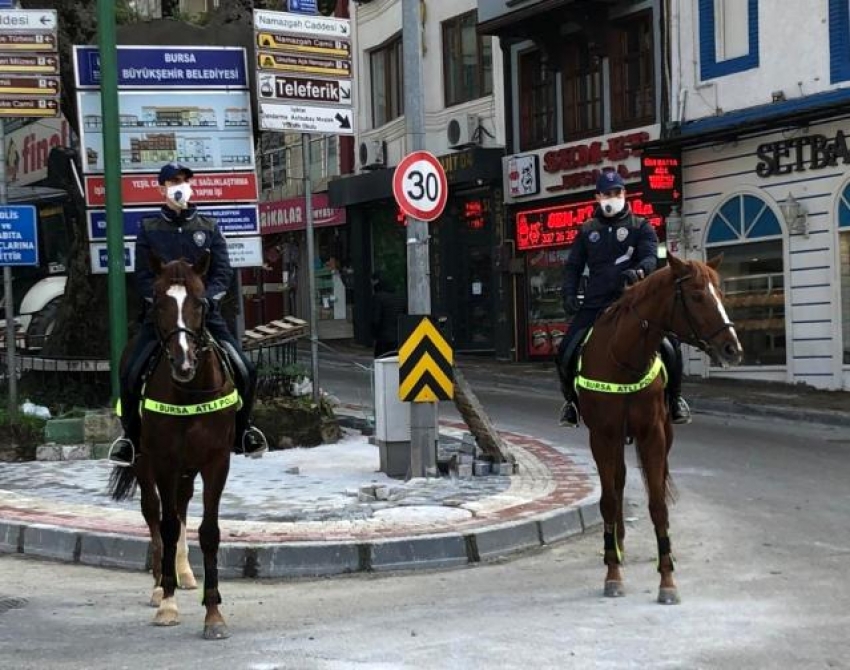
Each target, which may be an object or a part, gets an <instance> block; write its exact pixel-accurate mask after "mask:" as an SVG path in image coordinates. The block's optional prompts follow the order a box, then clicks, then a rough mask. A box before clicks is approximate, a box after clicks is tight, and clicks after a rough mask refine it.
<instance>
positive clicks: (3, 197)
mask: <svg viewBox="0 0 850 670" xmlns="http://www.w3.org/2000/svg"><path fill="white" fill-rule="evenodd" d="M5 125H6V122H5V121H4V120H3V119H0V207H2V206H4V205H5V204H6V202H7V200H8V195H7V193H6V129H5ZM3 297H4V298H5V300H4V304H5V306H6V384H7V386H8V389H9V394H8V396H7V399H8V401H9V408H8V411H9V421H10V422H14V421H15V419H16V418H17V412H18V375H17V365H16V362H15V345H16V344H17V342H16V341H15V335H16V333H15V296H14V294H13V289H12V268H11V267H10V266H8V265H5V266H3Z"/></svg>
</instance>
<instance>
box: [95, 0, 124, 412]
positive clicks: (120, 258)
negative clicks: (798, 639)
mask: <svg viewBox="0 0 850 670" xmlns="http://www.w3.org/2000/svg"><path fill="white" fill-rule="evenodd" d="M97 28H98V39H99V45H100V104H101V113H102V114H103V131H102V132H103V164H104V183H105V186H106V253H107V256H108V258H109V261H108V263H109V265H108V277H107V280H108V289H109V345H110V346H109V354H110V355H109V371H110V377H111V380H112V399H113V401H115V400H116V399H117V398H118V397H119V395H120V377H119V367H120V364H121V353H122V352H123V351H124V345H125V344H126V343H127V287H126V284H125V273H124V220H123V214H122V211H121V210H122V206H121V145H120V142H119V127H118V55H117V51H116V46H115V41H116V40H115V2H113V1H112V0H97Z"/></svg>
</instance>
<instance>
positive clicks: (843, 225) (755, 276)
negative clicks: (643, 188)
mask: <svg viewBox="0 0 850 670" xmlns="http://www.w3.org/2000/svg"><path fill="white" fill-rule="evenodd" d="M812 97H817V96H812ZM809 104H812V103H809ZM771 111H772V112H773V113H774V114H776V110H775V109H774V110H771ZM798 113H799V112H797V113H795V111H794V107H790V108H788V110H787V115H788V117H787V118H783V119H781V121H777V120H776V119H774V120H773V121H772V122H771V123H769V122H767V121H764V120H763V121H762V122H761V124H760V127H758V128H752V129H750V131H749V134H748V136H744V135H745V133H744V132H742V131H741V129H740V128H738V129H736V130H737V138H736V142H735V143H729V142H728V141H726V140H727V139H728V137H724V138H723V139H722V141H721V139H720V138H717V137H716V133H717V131H718V125H719V121H718V120H716V119H712V120H711V123H710V124H709V123H707V122H706V121H695V122H693V123H691V124H686V125H685V127H684V128H683V133H682V135H681V136H680V137H679V138H677V140H676V142H675V143H674V142H672V141H670V142H667V143H666V145H667V146H672V145H674V144H678V146H679V148H680V150H681V152H682V165H683V180H684V189H683V191H684V205H683V216H682V225H681V227H680V229H679V230H677V231H676V235H675V237H676V238H677V241H678V244H679V246H680V247H681V252H680V253H682V254H686V255H687V256H688V257H692V258H699V259H706V258H710V257H712V256H715V255H717V254H720V253H722V254H723V263H722V265H721V266H720V274H721V277H722V282H723V291H724V303H725V305H726V307H727V311H728V312H729V316H730V318H731V320H732V321H734V322H735V326H736V330H737V332H738V336H739V338H740V339H741V342H742V344H743V347H744V360H743V364H742V365H741V366H740V367H738V368H731V369H728V370H723V369H721V368H716V367H713V366H712V365H711V364H710V361H708V360H707V359H706V357H705V356H703V355H702V354H700V353H699V352H696V351H694V350H690V352H689V357H688V359H689V360H687V362H686V367H687V372H689V373H690V374H700V375H704V376H727V377H737V378H746V379H763V380H772V381H782V382H789V383H801V382H802V383H806V384H810V385H812V386H815V387H820V388H830V389H844V390H850V177H849V176H848V174H847V165H850V148H849V147H848V139H847V138H848V136H850V117H843V118H832V119H820V120H818V121H814V120H811V121H810V122H809V123H808V124H803V123H800V122H799V118H795V117H796V116H797V114H798ZM753 118H758V117H753ZM736 120H737V119H736V116H735V114H734V113H733V114H730V115H727V118H725V119H724V120H723V121H724V122H725V123H726V124H729V126H728V127H729V128H733V127H734V126H735V123H736ZM709 132H711V133H715V137H714V139H715V141H712V142H708V141H706V133H709ZM709 136H711V135H709ZM660 144H665V143H660ZM672 236H673V232H672V229H671V237H672Z"/></svg>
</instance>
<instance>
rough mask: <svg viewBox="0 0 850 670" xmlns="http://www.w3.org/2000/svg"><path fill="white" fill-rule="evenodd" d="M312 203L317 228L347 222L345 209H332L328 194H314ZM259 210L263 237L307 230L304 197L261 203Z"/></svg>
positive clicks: (314, 222)
mask: <svg viewBox="0 0 850 670" xmlns="http://www.w3.org/2000/svg"><path fill="white" fill-rule="evenodd" d="M312 201H313V203H312V204H313V225H314V226H315V227H316V228H322V227H324V226H339V225H342V224H343V223H345V222H346V218H345V209H344V208H341V207H331V204H330V200H329V199H328V194H327V193H314V194H313V196H312ZM259 209H260V234H261V235H268V234H271V233H283V232H287V231H293V230H305V229H306V228H307V207H306V200H305V198H303V197H300V198H287V199H286V200H275V201H271V202H261V203H260V206H259Z"/></svg>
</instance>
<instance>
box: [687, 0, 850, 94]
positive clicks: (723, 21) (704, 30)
mask: <svg viewBox="0 0 850 670" xmlns="http://www.w3.org/2000/svg"><path fill="white" fill-rule="evenodd" d="M831 4H832V3H831ZM844 5H845V12H846V9H847V7H846V5H847V3H846V2H845V3H844ZM845 27H846V24H845ZM845 40H846V37H845ZM699 56H700V77H701V78H702V80H703V81H705V80H708V79H714V78H716V77H723V76H725V75H727V74H733V73H735V72H743V71H744V70H750V69H752V68H756V67H758V66H759V32H758V0H746V1H745V0H699Z"/></svg>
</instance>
